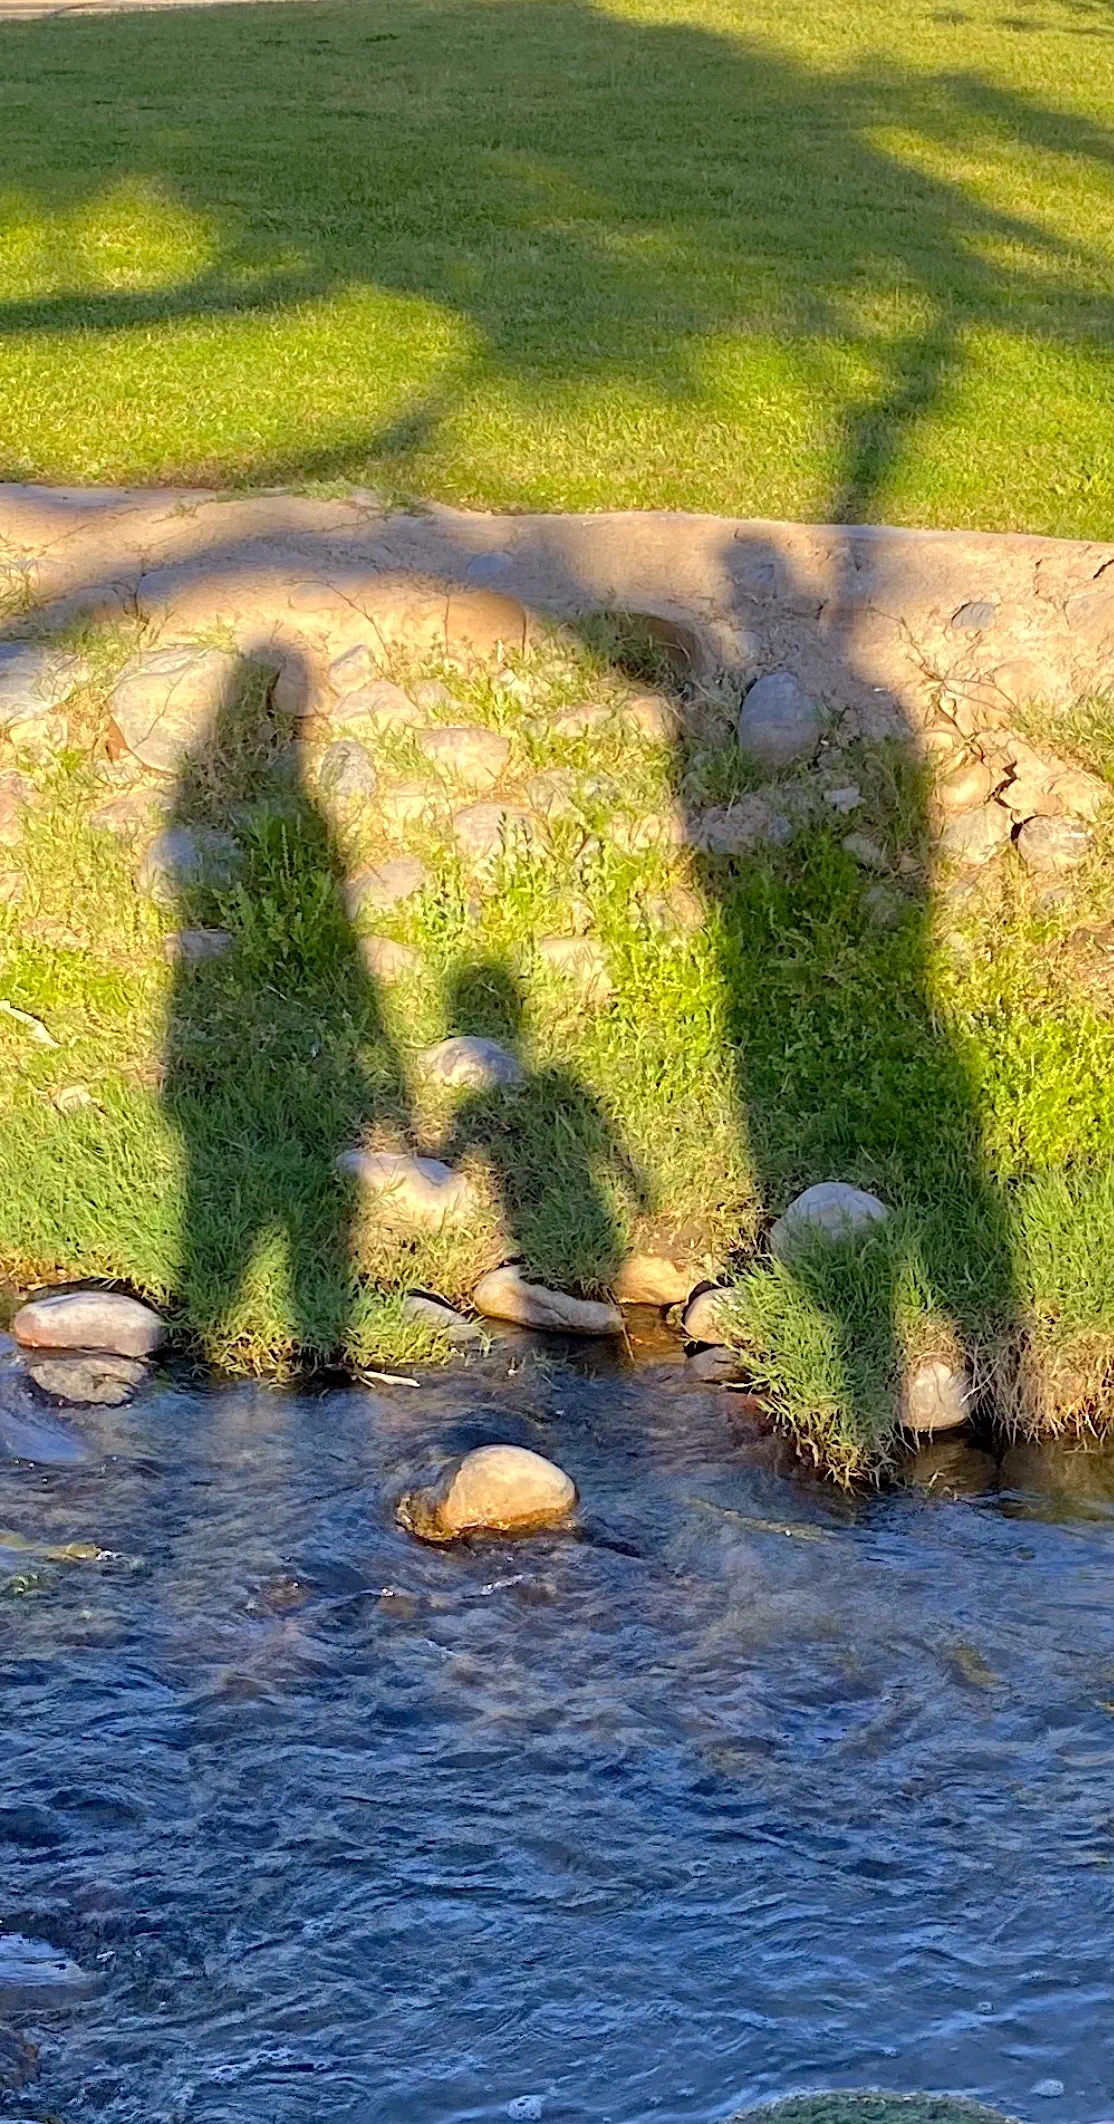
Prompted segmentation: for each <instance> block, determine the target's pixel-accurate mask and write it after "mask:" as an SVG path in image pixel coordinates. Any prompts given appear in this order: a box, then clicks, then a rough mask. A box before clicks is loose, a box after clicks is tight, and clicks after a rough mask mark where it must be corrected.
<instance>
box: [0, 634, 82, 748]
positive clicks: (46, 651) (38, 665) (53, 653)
mask: <svg viewBox="0 0 1114 2124" xmlns="http://www.w3.org/2000/svg"><path fill="white" fill-rule="evenodd" d="M88 676H89V666H88V664H87V663H86V661H85V659H84V657H80V656H71V655H69V654H68V653H67V652H66V651H65V650H63V649H54V648H51V647H50V646H49V645H48V644H44V643H41V642H0V729H7V728H8V727H9V725H10V724H12V723H22V722H30V721H33V720H34V719H35V718H36V717H40V716H46V715H49V714H50V713H51V711H52V710H53V709H55V708H60V707H61V705H62V703H63V701H65V700H68V699H69V696H70V694H71V693H73V692H74V691H75V690H76V688H77V687H78V686H81V685H84V683H85V680H86V679H87V678H88Z"/></svg>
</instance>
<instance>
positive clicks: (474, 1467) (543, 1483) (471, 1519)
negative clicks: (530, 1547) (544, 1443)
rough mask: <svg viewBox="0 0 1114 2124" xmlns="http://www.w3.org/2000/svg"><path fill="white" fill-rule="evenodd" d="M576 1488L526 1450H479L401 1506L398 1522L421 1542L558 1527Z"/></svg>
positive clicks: (559, 1471) (498, 1447) (502, 1447)
mask: <svg viewBox="0 0 1114 2124" xmlns="http://www.w3.org/2000/svg"><path fill="white" fill-rule="evenodd" d="M576 1502H577V1495H576V1484H575V1483H574V1482H572V1481H571V1480H570V1478H569V1476H567V1475H566V1474H565V1472H564V1470H563V1469H562V1468H559V1467H556V1466H555V1465H554V1463H553V1461H551V1460H546V1459H544V1458H543V1456H542V1455H541V1454H540V1453H532V1452H531V1451H530V1450H529V1449H528V1447H526V1446H510V1445H490V1446H478V1447H477V1449H476V1451H475V1452H474V1453H468V1454H466V1455H465V1457H464V1459H463V1460H462V1461H460V1462H459V1463H458V1464H457V1465H456V1466H455V1467H454V1468H452V1469H451V1470H450V1471H449V1472H448V1473H447V1474H446V1475H445V1476H444V1477H443V1478H442V1480H441V1481H440V1482H439V1483H437V1484H435V1485H434V1486H433V1487H432V1488H431V1489H428V1490H413V1491H411V1492H410V1493H409V1495H408V1496H406V1497H404V1498H402V1500H401V1502H400V1504H399V1507H398V1517H399V1521H400V1523H401V1524H402V1525H403V1526H404V1527H405V1528H406V1530H407V1532H408V1533H410V1534H416V1535H417V1536H418V1539H419V1540H420V1541H433V1542H447V1541H455V1540H456V1539H457V1538H458V1536H460V1535H463V1534H476V1533H484V1532H489V1533H508V1534H524V1533H529V1532H531V1531H533V1530H535V1529H537V1528H541V1527H552V1526H559V1525H560V1524H561V1523H562V1521H564V1520H567V1519H568V1518H569V1515H570V1514H571V1513H572V1511H573V1510H574V1508H575V1506H576Z"/></svg>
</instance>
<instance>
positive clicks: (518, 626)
mask: <svg viewBox="0 0 1114 2124" xmlns="http://www.w3.org/2000/svg"><path fill="white" fill-rule="evenodd" d="M526 633H527V625H526V613H525V611H524V610H523V607H522V606H521V605H520V604H519V602H518V599H517V598H515V597H508V596H507V595H506V594H505V593H504V592H503V591H501V590H483V589H473V590H451V591H450V592H449V597H448V602H447V605H446V608H445V648H446V650H447V652H448V654H449V656H451V657H452V656H457V657H463V658H465V659H466V660H468V659H471V658H473V657H479V658H487V657H490V656H493V655H494V654H495V652H496V650H498V649H502V650H509V651H511V652H512V653H513V652H516V651H521V650H523V649H524V648H525V647H526Z"/></svg>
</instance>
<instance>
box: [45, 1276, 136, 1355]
mask: <svg viewBox="0 0 1114 2124" xmlns="http://www.w3.org/2000/svg"><path fill="white" fill-rule="evenodd" d="M12 1334H13V1335H14V1336H15V1339H16V1341H17V1342H18V1343H19V1345H20V1347H21V1348H22V1349H36V1350H43V1349H45V1350H97V1351H110V1352H112V1353H113V1354H114V1355H115V1356H117V1357H150V1356H151V1355H153V1353H154V1351H155V1350H158V1349H161V1348H162V1345H163V1343H164V1342H165V1340H166V1326H165V1323H164V1322H163V1321H162V1320H160V1318H159V1316H158V1314H157V1313H156V1312H155V1311H154V1310H153V1308H152V1307H151V1306H149V1305H144V1304H143V1303H142V1302H141V1300H140V1299H138V1298H128V1297H127V1296H125V1294H124V1292H122V1291H47V1292H44V1294H43V1295H42V1297H40V1298H31V1299H29V1300H28V1302H27V1304H26V1305H21V1306H20V1308H19V1311H18V1312H17V1314H16V1316H15V1319H14V1320H13V1321H12Z"/></svg>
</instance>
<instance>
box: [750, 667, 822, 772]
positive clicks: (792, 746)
mask: <svg viewBox="0 0 1114 2124" xmlns="http://www.w3.org/2000/svg"><path fill="white" fill-rule="evenodd" d="M821 727H822V726H821V719H820V711H819V709H818V707H817V705H816V702H815V701H814V700H813V699H812V698H811V696H810V695H809V694H808V693H806V692H805V689H804V687H803V686H802V685H801V682H800V680H799V679H798V678H796V677H795V676H794V674H793V673H792V672H791V671H771V672H769V673H768V674H767V676H766V677H765V678H760V679H759V680H758V681H757V682H756V684H755V685H753V686H752V687H751V688H750V691H749V693H748V694H747V695H746V698H745V699H744V701H743V705H742V707H741V708H740V710H739V721H738V739H739V749H740V751H741V752H742V753H743V754H744V755H745V757H746V758H747V759H748V760H753V761H754V762H755V763H756V764H757V765H759V766H762V767H773V768H779V767H789V766H791V765H792V764H793V762H794V761H795V760H808V759H811V758H812V756H813V754H814V753H815V751H816V749H817V746H818V745H819V743H820V732H821Z"/></svg>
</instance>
